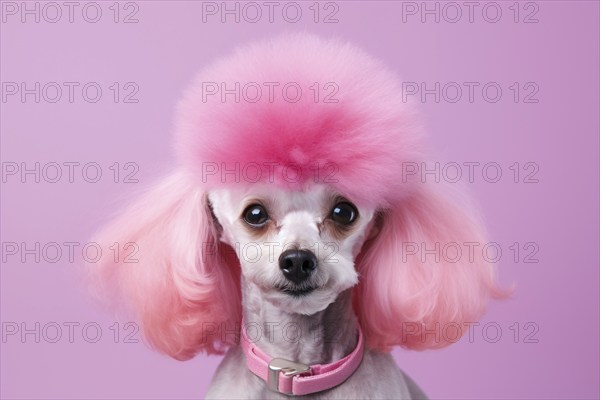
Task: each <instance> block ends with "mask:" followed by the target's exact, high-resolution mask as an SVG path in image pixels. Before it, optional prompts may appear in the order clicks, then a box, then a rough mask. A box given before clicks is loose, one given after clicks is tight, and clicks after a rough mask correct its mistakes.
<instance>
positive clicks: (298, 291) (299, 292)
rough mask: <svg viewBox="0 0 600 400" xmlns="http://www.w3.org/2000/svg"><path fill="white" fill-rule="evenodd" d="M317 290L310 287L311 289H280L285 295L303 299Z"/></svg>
mask: <svg viewBox="0 0 600 400" xmlns="http://www.w3.org/2000/svg"><path fill="white" fill-rule="evenodd" d="M315 289H316V288H315V287H312V286H309V287H288V286H284V287H280V288H279V290H281V291H282V292H283V293H285V294H287V295H290V296H293V297H302V296H306V295H308V294H310V293H312V292H313V291H314V290H315Z"/></svg>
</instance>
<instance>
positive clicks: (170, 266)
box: [88, 172, 241, 359]
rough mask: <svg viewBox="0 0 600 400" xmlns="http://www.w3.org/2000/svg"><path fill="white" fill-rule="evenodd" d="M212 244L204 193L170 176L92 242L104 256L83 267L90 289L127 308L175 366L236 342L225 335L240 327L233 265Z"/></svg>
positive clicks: (215, 239)
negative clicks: (97, 261)
mask: <svg viewBox="0 0 600 400" xmlns="http://www.w3.org/2000/svg"><path fill="white" fill-rule="evenodd" d="M217 236H218V232H217V228H216V227H215V225H214V222H213V217H212V213H211V212H210V209H209V205H208V204H207V198H206V195H205V193H203V192H202V190H201V189H199V188H198V186H197V185H194V184H192V183H191V180H190V179H189V178H188V176H187V175H186V174H185V173H182V172H177V173H175V174H173V175H171V176H169V177H168V178H166V179H165V180H164V181H162V182H161V183H160V184H158V185H157V186H155V187H154V188H152V189H151V190H150V191H148V192H147V193H146V194H145V195H143V196H142V198H141V199H139V200H138V201H137V202H136V203H135V204H134V205H133V206H132V207H130V208H129V209H128V210H126V211H125V212H124V213H123V214H122V215H121V216H120V217H118V218H117V219H116V220H115V221H113V222H112V223H111V224H110V225H109V226H107V227H106V228H105V229H104V230H103V231H102V232H101V233H100V234H99V235H98V237H97V238H96V239H95V242H97V243H99V244H100V245H101V246H102V250H103V256H102V259H101V261H100V262H99V263H94V264H91V265H89V266H88V271H89V272H90V277H91V278H92V284H93V288H94V289H96V291H97V293H98V294H99V295H100V296H102V297H103V298H104V299H108V300H110V301H112V302H115V303H117V304H116V305H117V306H119V305H120V304H130V305H132V306H133V311H134V313H135V314H136V316H137V320H138V321H140V324H141V327H142V330H143V333H144V338H145V339H146V341H147V342H148V343H149V344H150V345H151V346H152V347H154V348H156V349H157V350H159V351H161V352H163V353H165V354H167V355H169V356H172V357H174V358H176V359H188V358H191V357H193V356H194V355H195V354H196V353H198V352H200V351H204V352H206V353H221V352H222V351H223V350H224V348H225V347H227V345H229V344H231V343H228V339H229V341H230V342H233V341H235V338H234V337H233V336H232V335H229V337H227V336H226V335H224V332H225V331H230V330H231V329H232V328H233V327H234V326H239V320H240V318H241V308H240V307H241V301H240V290H239V265H237V258H235V256H234V257H231V255H232V254H231V253H228V252H227V251H226V250H225V249H224V248H223V245H221V244H220V243H219V241H218V237H217ZM115 243H116V245H115ZM115 246H116V247H118V248H119V252H118V253H117V252H116V251H115V250H114V249H115ZM224 250H225V251H224ZM115 291H116V293H115Z"/></svg>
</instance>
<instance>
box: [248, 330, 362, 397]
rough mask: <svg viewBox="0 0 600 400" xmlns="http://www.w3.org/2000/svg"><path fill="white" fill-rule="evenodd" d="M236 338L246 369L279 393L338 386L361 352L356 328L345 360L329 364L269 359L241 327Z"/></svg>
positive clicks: (360, 337)
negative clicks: (241, 349)
mask: <svg viewBox="0 0 600 400" xmlns="http://www.w3.org/2000/svg"><path fill="white" fill-rule="evenodd" d="M243 326H244V325H243V324H242V327H243ZM240 336H241V342H242V348H243V349H244V354H245V355H246V365H247V366H248V369H249V370H250V371H252V373H253V374H254V375H256V376H258V377H259V378H261V379H262V380H264V381H265V382H267V385H268V387H269V389H271V390H273V391H275V392H279V393H283V394H291V395H305V394H311V393H316V392H321V391H323V390H327V389H331V388H333V387H335V386H337V385H339V384H341V383H342V382H344V381H345V380H346V379H348V378H349V377H350V376H351V375H352V374H353V373H354V371H356V369H357V368H358V366H359V365H360V362H361V361H362V358H363V352H364V341H363V333H362V331H361V329H360V327H359V328H358V343H357V344H356V348H355V349H354V350H353V351H352V353H350V354H348V355H347V356H346V357H344V358H342V359H341V360H338V361H336V362H333V363H331V364H316V365H306V364H300V363H297V362H293V361H289V360H286V359H283V358H272V357H269V356H268V355H267V354H265V353H264V352H263V351H262V350H261V349H259V348H258V346H256V345H255V344H254V343H252V342H251V341H250V339H248V336H247V334H246V330H245V329H244V328H242V334H241V335H240Z"/></svg>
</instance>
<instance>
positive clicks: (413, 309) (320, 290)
mask: <svg viewBox="0 0 600 400" xmlns="http://www.w3.org/2000/svg"><path fill="white" fill-rule="evenodd" d="M413 114H414V113H413V112H412V111H411V109H410V108H409V107H408V105H407V104H406V102H405V101H403V98H402V93H401V85H400V83H399V82H398V80H397V79H396V78H395V77H394V76H393V75H392V74H391V73H389V72H388V71H387V70H386V68H385V67H384V66H382V65H381V64H380V63H379V62H377V61H375V60H373V59H372V58H371V57H370V56H368V55H366V54H364V53H363V52H362V51H360V50H358V49H356V48H355V47H353V46H351V45H349V44H345V43H342V42H339V41H336V40H327V41H325V40H321V39H319V38H316V37H314V36H310V35H288V36H283V37H281V38H279V39H277V40H274V41H270V42H265V43H260V44H256V45H253V46H249V47H246V48H242V49H239V50H238V51H237V52H236V53H235V54H233V55H232V56H231V57H229V58H227V59H225V60H223V61H220V62H218V63H216V64H214V65H213V66H211V67H209V68H207V69H205V70H204V71H202V72H201V73H200V74H199V76H198V77H197V79H196V80H195V82H194V83H193V84H192V86H191V88H190V89H189V90H188V92H187V93H186V95H185V97H184V99H183V101H182V102H181V104H180V106H179V117H178V123H177V126H176V144H177V150H178V155H179V159H180V160H181V167H180V168H179V169H178V171H176V172H174V173H173V174H171V175H170V176H169V177H167V178H166V179H165V180H164V181H163V182H161V183H160V184H158V185H156V186H155V187H153V188H151V189H150V190H149V191H148V193H147V194H146V195H144V196H142V198H141V199H140V200H138V201H137V202H135V203H134V205H133V206H132V207H131V208H130V209H129V210H127V211H125V212H124V213H123V214H122V216H121V217H120V218H118V219H117V220H116V221H115V222H113V223H112V224H111V225H109V226H108V227H107V228H106V229H105V230H104V231H103V232H101V233H100V234H99V235H98V237H97V239H96V241H98V242H100V243H102V244H103V246H105V249H106V251H105V252H104V257H103V259H102V261H101V262H100V263H99V264H96V265H92V266H91V267H92V270H94V271H95V272H97V273H95V274H94V276H95V278H96V282H97V283H99V284H100V286H103V287H108V288H109V289H115V290H116V291H117V292H118V295H117V296H115V297H114V298H115V299H119V300H118V301H122V300H121V299H123V298H124V297H123V296H125V298H124V302H125V303H128V304H133V306H134V309H135V310H136V311H137V314H138V317H139V319H140V321H141V324H142V326H143V329H144V333H145V337H146V338H147V340H148V341H149V343H150V344H151V345H153V346H154V347H156V348H157V349H159V350H160V351H163V352H165V353H167V354H169V355H171V356H173V357H176V358H179V359H185V358H189V357H192V356H193V355H194V354H196V353H197V352H198V351H206V352H208V353H215V352H221V351H222V350H224V349H225V348H226V347H227V346H229V345H230V344H232V343H234V342H235V340H236V336H235V335H234V334H231V332H232V331H235V329H236V328H238V329H239V323H240V320H241V293H240V292H241V289H240V282H241V281H243V282H244V283H245V284H248V285H254V286H255V287H257V288H258V289H259V290H260V293H261V295H262V296H263V297H264V299H265V300H267V301H269V302H271V303H272V304H274V305H276V306H278V307H280V308H281V309H283V310H285V311H287V312H290V313H301V314H313V313H316V312H318V311H320V310H323V309H324V308H325V307H327V306H328V305H329V304H331V303H332V302H333V301H335V299H336V297H337V296H338V294H339V293H341V292H342V291H345V290H347V289H349V288H353V289H352V291H353V304H354V309H355V312H356V314H357V316H358V319H359V322H360V324H361V326H362V329H363V331H364V333H365V338H366V343H367V346H369V347H371V348H375V349H378V350H383V351H387V350H389V349H390V348H391V347H392V346H394V345H402V346H405V347H409V348H431V347H442V346H444V345H447V344H448V340H436V339H437V338H436V335H423V332H424V331H425V330H426V329H431V328H432V327H433V326H434V325H436V324H439V325H438V328H439V326H440V325H441V326H443V324H448V323H458V324H460V323H462V322H468V321H473V320H475V319H476V318H477V317H478V316H479V315H480V314H481V313H482V311H483V309H484V306H485V302H486V300H487V298H488V297H489V296H490V295H492V296H493V295H496V294H499V293H500V291H499V290H498V289H497V287H496V284H495V281H494V271H493V269H492V267H491V265H490V264H489V263H488V262H486V261H485V260H484V258H483V256H482V254H481V252H472V251H470V252H469V253H468V254H465V255H464V256H462V257H458V258H457V257H456V256H455V254H454V253H453V255H452V258H451V259H449V258H447V257H439V256H435V255H434V256H429V257H427V253H426V252H427V251H429V252H431V249H438V248H440V247H442V246H446V245H448V244H457V245H459V246H460V245H462V244H465V243H478V244H482V243H483V242H484V236H483V234H482V229H481V226H480V223H479V222H478V220H477V218H476V216H475V215H474V213H473V211H472V210H473V208H472V207H471V206H470V205H469V203H468V202H467V201H466V199H464V198H463V197H462V196H460V195H458V194H457V193H456V190H455V189H453V188H450V187H442V185H439V184H435V183H430V182H421V181H419V180H415V179H412V178H414V177H415V176H412V177H411V176H408V175H407V174H405V173H404V172H405V171H406V168H405V166H406V165H410V166H414V165H418V163H419V162H421V161H422V160H423V155H422V149H423V146H422V144H421V137H422V135H421V134H420V129H419V127H418V125H416V124H415V123H414V120H415V119H414V117H413ZM115 243H116V245H115ZM115 246H117V248H118V249H119V250H120V251H119V252H115V250H114V249H115ZM415 246H416V248H418V249H421V251H417V252H415ZM453 248H454V247H453ZM469 249H472V246H471V247H468V248H467V250H469ZM423 251H425V253H423ZM424 255H425V256H424ZM241 275H242V276H243V279H241Z"/></svg>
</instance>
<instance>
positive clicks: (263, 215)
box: [243, 204, 269, 227]
mask: <svg viewBox="0 0 600 400" xmlns="http://www.w3.org/2000/svg"><path fill="white" fill-rule="evenodd" d="M243 217H244V221H246V223H247V224H248V225H251V226H254V227H260V226H263V225H264V224H265V223H266V222H267V221H268V220H269V215H268V214H267V210H265V208H264V207H263V206H261V205H260V204H252V205H250V206H248V207H246V209H245V210H244V213H243Z"/></svg>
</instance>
